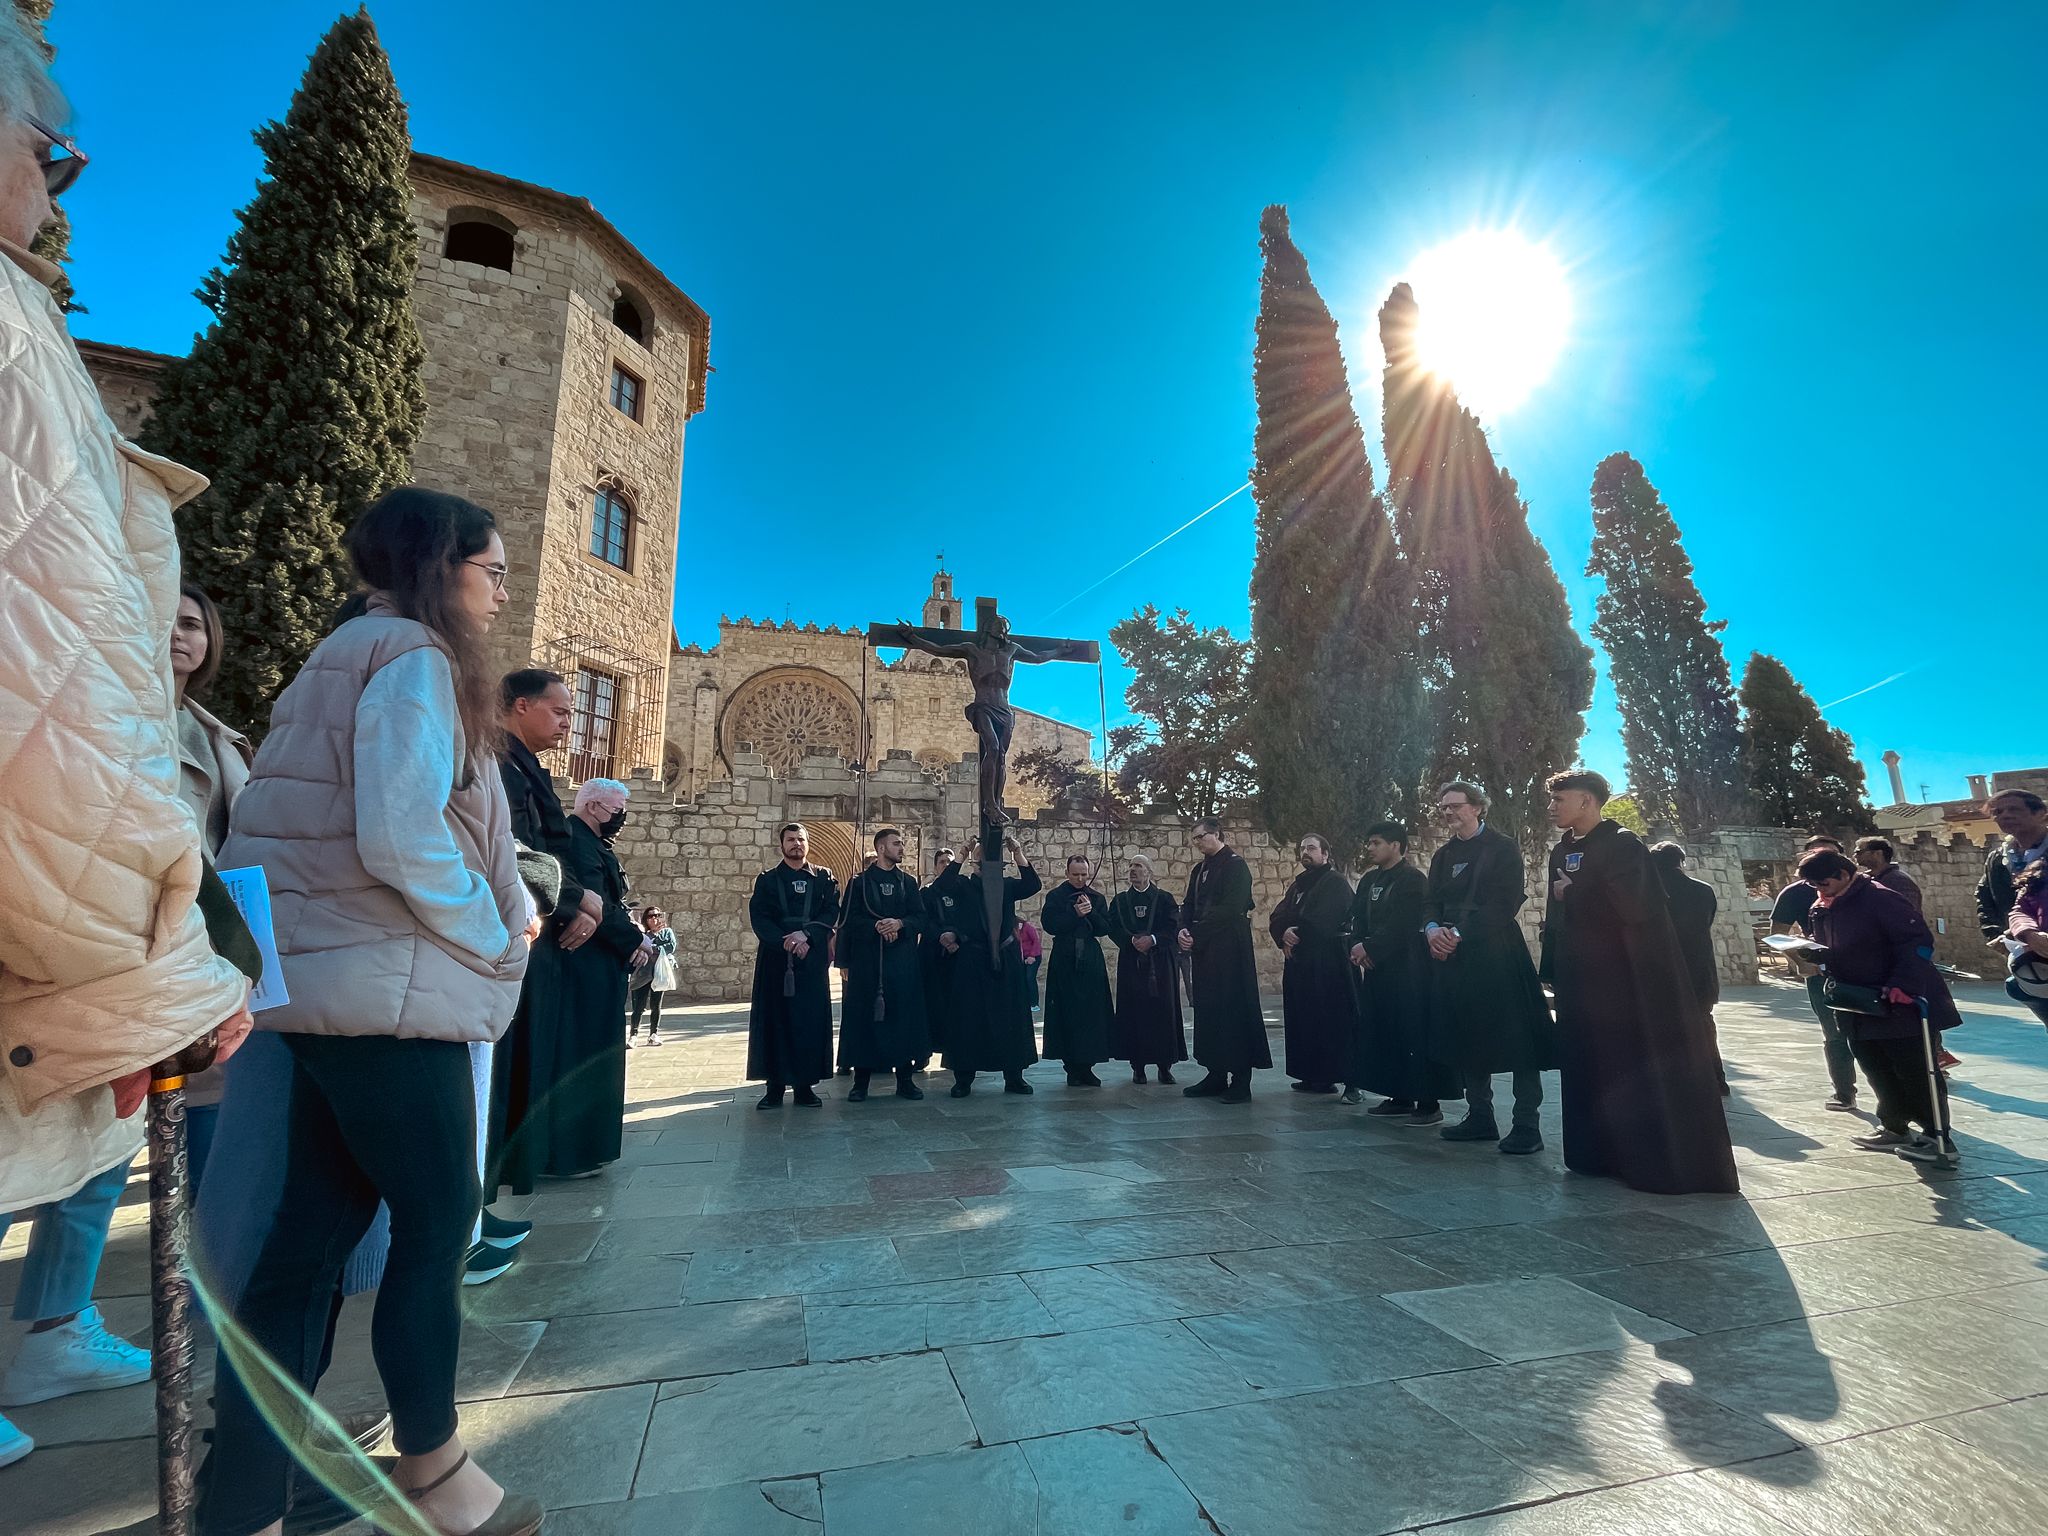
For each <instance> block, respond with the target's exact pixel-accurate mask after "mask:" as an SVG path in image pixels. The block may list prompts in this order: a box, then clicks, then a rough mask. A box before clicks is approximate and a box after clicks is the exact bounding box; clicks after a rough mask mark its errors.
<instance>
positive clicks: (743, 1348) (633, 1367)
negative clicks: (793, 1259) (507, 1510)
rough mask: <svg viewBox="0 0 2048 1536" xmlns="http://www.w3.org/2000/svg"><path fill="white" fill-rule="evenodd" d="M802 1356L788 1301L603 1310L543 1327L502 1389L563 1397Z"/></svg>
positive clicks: (796, 1319)
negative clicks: (522, 1364)
mask: <svg viewBox="0 0 2048 1536" xmlns="http://www.w3.org/2000/svg"><path fill="white" fill-rule="evenodd" d="M804 1359H805V1353H804V1313H803V1307H802V1305H801V1304H800V1303H799V1302H798V1301H797V1300H796V1299H795V1298H794V1297H790V1296H779V1297H775V1298H772V1299H770V1300H766V1301H714V1302H706V1303H704V1304H702V1305H699V1306H686V1307H675V1308H663V1309H661V1310H659V1311H652V1312H603V1313H596V1314H593V1315H588V1316H582V1317H563V1318H557V1319H556V1320H555V1321H554V1322H551V1323H549V1324H548V1327H547V1332H546V1333H545V1334H543V1335H542V1336H541V1339H540V1342H539V1343H538V1344H537V1345H536V1346H535V1347H534V1350H533V1353H532V1354H531V1355H529V1356H528V1357H527V1359H526V1363H525V1365H524V1366H523V1367H522V1368H521V1370H520V1372H519V1374H518V1376H517V1377H516V1378H515V1379H514V1381H513V1382H512V1385H511V1388H510V1390H511V1391H513V1392H515V1393H526V1392H570V1391H576V1390H579V1389H582V1388H587V1387H605V1386H619V1385H624V1384H626V1383H630V1382H639V1381H669V1380H674V1379H677V1378H681V1377H688V1376H712V1375H722V1374H725V1373H727V1372H731V1371H750V1370H760V1369H762V1368H763V1367H766V1366H776V1365H800V1364H802V1363H803V1361H804Z"/></svg>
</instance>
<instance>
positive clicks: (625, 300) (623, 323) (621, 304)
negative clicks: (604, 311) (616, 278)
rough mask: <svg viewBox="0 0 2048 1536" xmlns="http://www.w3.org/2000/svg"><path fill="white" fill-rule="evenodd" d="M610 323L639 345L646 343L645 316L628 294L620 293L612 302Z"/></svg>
mask: <svg viewBox="0 0 2048 1536" xmlns="http://www.w3.org/2000/svg"><path fill="white" fill-rule="evenodd" d="M612 324H613V325H615V326H617V327H618V328H619V329H620V330H622V331H624V332H625V333H626V334H627V335H628V336H630V337H632V338H633V339H634V340H635V341H637V342H639V343H640V345H641V346H643V347H644V346H646V345H647V316H646V315H645V314H644V313H642V311H641V309H640V306H639V305H638V304H635V303H634V302H633V299H632V296H631V295H630V294H624V293H622V294H620V295H619V296H618V298H617V299H616V300H615V301H614V302H613V304H612Z"/></svg>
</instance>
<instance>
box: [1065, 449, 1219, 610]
mask: <svg viewBox="0 0 2048 1536" xmlns="http://www.w3.org/2000/svg"><path fill="white" fill-rule="evenodd" d="M1251 486H1252V483H1251V481H1249V480H1247V481H1245V482H1244V484H1243V485H1240V486H1239V487H1238V488H1237V489H1236V490H1234V491H1232V492H1231V493H1230V496H1225V497H1224V498H1223V499H1222V500H1221V501H1212V502H1210V503H1209V505H1208V506H1206V507H1204V508H1202V510H1201V511H1199V512H1197V513H1196V514H1195V515H1194V516H1193V517H1191V518H1189V519H1188V520H1187V521H1186V522H1184V523H1182V524H1181V525H1180V526H1179V527H1178V528H1176V529H1174V530H1173V532H1171V533H1169V534H1168V535H1167V536H1166V537H1165V538H1163V539H1160V540H1158V541H1156V542H1155V543H1152V544H1148V545H1146V546H1145V547H1144V548H1143V549H1141V550H1139V551H1138V552H1137V553H1136V554H1135V555H1133V556H1131V558H1130V559H1128V560H1126V561H1125V562H1124V563H1123V564H1122V565H1120V566H1118V567H1117V568H1116V569H1115V570H1113V571H1111V572H1110V573H1109V574H1108V575H1107V576H1105V577H1103V578H1102V580H1101V581H1098V582H1096V583H1095V586H1093V587H1083V588H1082V589H1081V590H1080V591H1079V592H1076V593H1075V594H1074V595H1073V596H1072V597H1070V598H1068V599H1067V600H1066V601H1065V602H1064V603H1061V604H1060V606H1059V608H1055V609H1053V613H1058V612H1060V610H1061V609H1063V608H1071V607H1072V606H1073V605H1074V604H1075V603H1078V602H1079V601H1081V599H1082V598H1084V597H1086V596H1087V595H1088V594H1089V593H1090V592H1093V591H1094V590H1096V588H1097V587H1102V586H1106V585H1108V584H1109V583H1110V582H1112V581H1114V580H1116V578H1117V577H1119V576H1121V575H1123V573H1124V572H1125V571H1128V570H1129V569H1130V568H1131V567H1132V566H1134V565H1136V564H1137V563H1138V562H1139V561H1140V560H1142V559H1144V558H1145V557H1146V556H1147V555H1149V554H1151V553H1152V551H1153V550H1155V549H1157V548H1158V547H1159V546H1160V545H1161V544H1165V543H1169V542H1171V541H1172V540H1174V539H1177V538H1179V537H1180V536H1181V535H1182V534H1184V533H1186V532H1187V531H1188V530H1189V529H1190V528H1192V527H1194V526H1195V524H1197V523H1199V522H1200V521H1201V520H1202V519H1203V518H1205V517H1207V516H1208V515H1209V514H1210V513H1211V512H1214V511H1215V510H1216V509H1217V508H1218V507H1220V506H1222V505H1223V502H1225V501H1228V500H1230V497H1231V496H1241V495H1243V494H1244V493H1245V492H1246V491H1248V490H1250V489H1251ZM1047 617H1048V618H1049V617H1051V615H1050V614H1048V615H1047Z"/></svg>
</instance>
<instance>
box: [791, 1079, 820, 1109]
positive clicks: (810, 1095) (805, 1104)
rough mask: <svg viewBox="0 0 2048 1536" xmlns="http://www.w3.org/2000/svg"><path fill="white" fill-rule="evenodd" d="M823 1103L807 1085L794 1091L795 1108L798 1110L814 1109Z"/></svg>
mask: <svg viewBox="0 0 2048 1536" xmlns="http://www.w3.org/2000/svg"><path fill="white" fill-rule="evenodd" d="M824 1102H825V1101H824V1100H823V1099H821V1098H819V1097H818V1095H817V1093H816V1092H815V1091H814V1090H813V1089H812V1088H811V1086H810V1085H809V1084H808V1083H806V1084H805V1085H804V1086H803V1087H801V1088H799V1089H797V1091H796V1107H797V1108H798V1109H816V1108H817V1107H818V1106H819V1105H820V1104H823V1103H824Z"/></svg>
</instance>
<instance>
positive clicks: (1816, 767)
mask: <svg viewBox="0 0 2048 1536" xmlns="http://www.w3.org/2000/svg"><path fill="white" fill-rule="evenodd" d="M1742 725H1743V755H1742V763H1743V770H1744V773H1745V775H1746V777H1747V779H1748V787H1749V798H1750V802H1751V803H1752V804H1753V805H1754V806H1755V807H1756V810H1757V813H1758V814H1759V815H1761V816H1762V817H1763V818H1764V821H1765V822H1766V823H1767V824H1768V825H1770V826H1774V827H1796V828H1800V829H1803V830H1807V831H1819V832H1832V833H1834V834H1836V835H1837V836H1847V835H1849V834H1852V833H1861V832H1868V831H1869V830H1870V829H1871V827H1872V826H1873V825H1874V822H1873V819H1872V813H1871V809H1870V802H1869V800H1868V798H1867V797H1866V795H1865V781H1864V777H1863V765H1862V764H1861V763H1859V762H1858V761H1857V760H1856V749H1855V747H1854V746H1853V745H1852V744H1851V742H1850V740H1849V738H1848V737H1847V736H1846V735H1844V734H1843V733H1842V732H1841V731H1838V730H1836V729H1835V728H1834V727H1833V726H1831V725H1829V724H1828V723H1827V721H1826V720H1825V719H1824V718H1823V717H1822V715H1821V712H1820V709H1819V708H1818V706H1816V705H1815V704H1814V702H1813V697H1812V695H1810V694H1809V693H1808V692H1807V691H1806V690H1805V689H1804V688H1802V687H1800V686H1799V684H1798V682H1797V681H1795V680H1794V678H1793V676H1792V674H1791V673H1790V672H1788V671H1787V670H1786V669H1785V664H1784V663H1783V662H1781V661H1779V660H1778V658H1777V657H1775V656H1766V655H1765V654H1764V653H1763V652H1761V651H1757V652H1754V653H1752V654H1751V656H1750V658H1749V666H1748V667H1747V668H1746V669H1745V670H1744V671H1743V674H1742Z"/></svg>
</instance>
